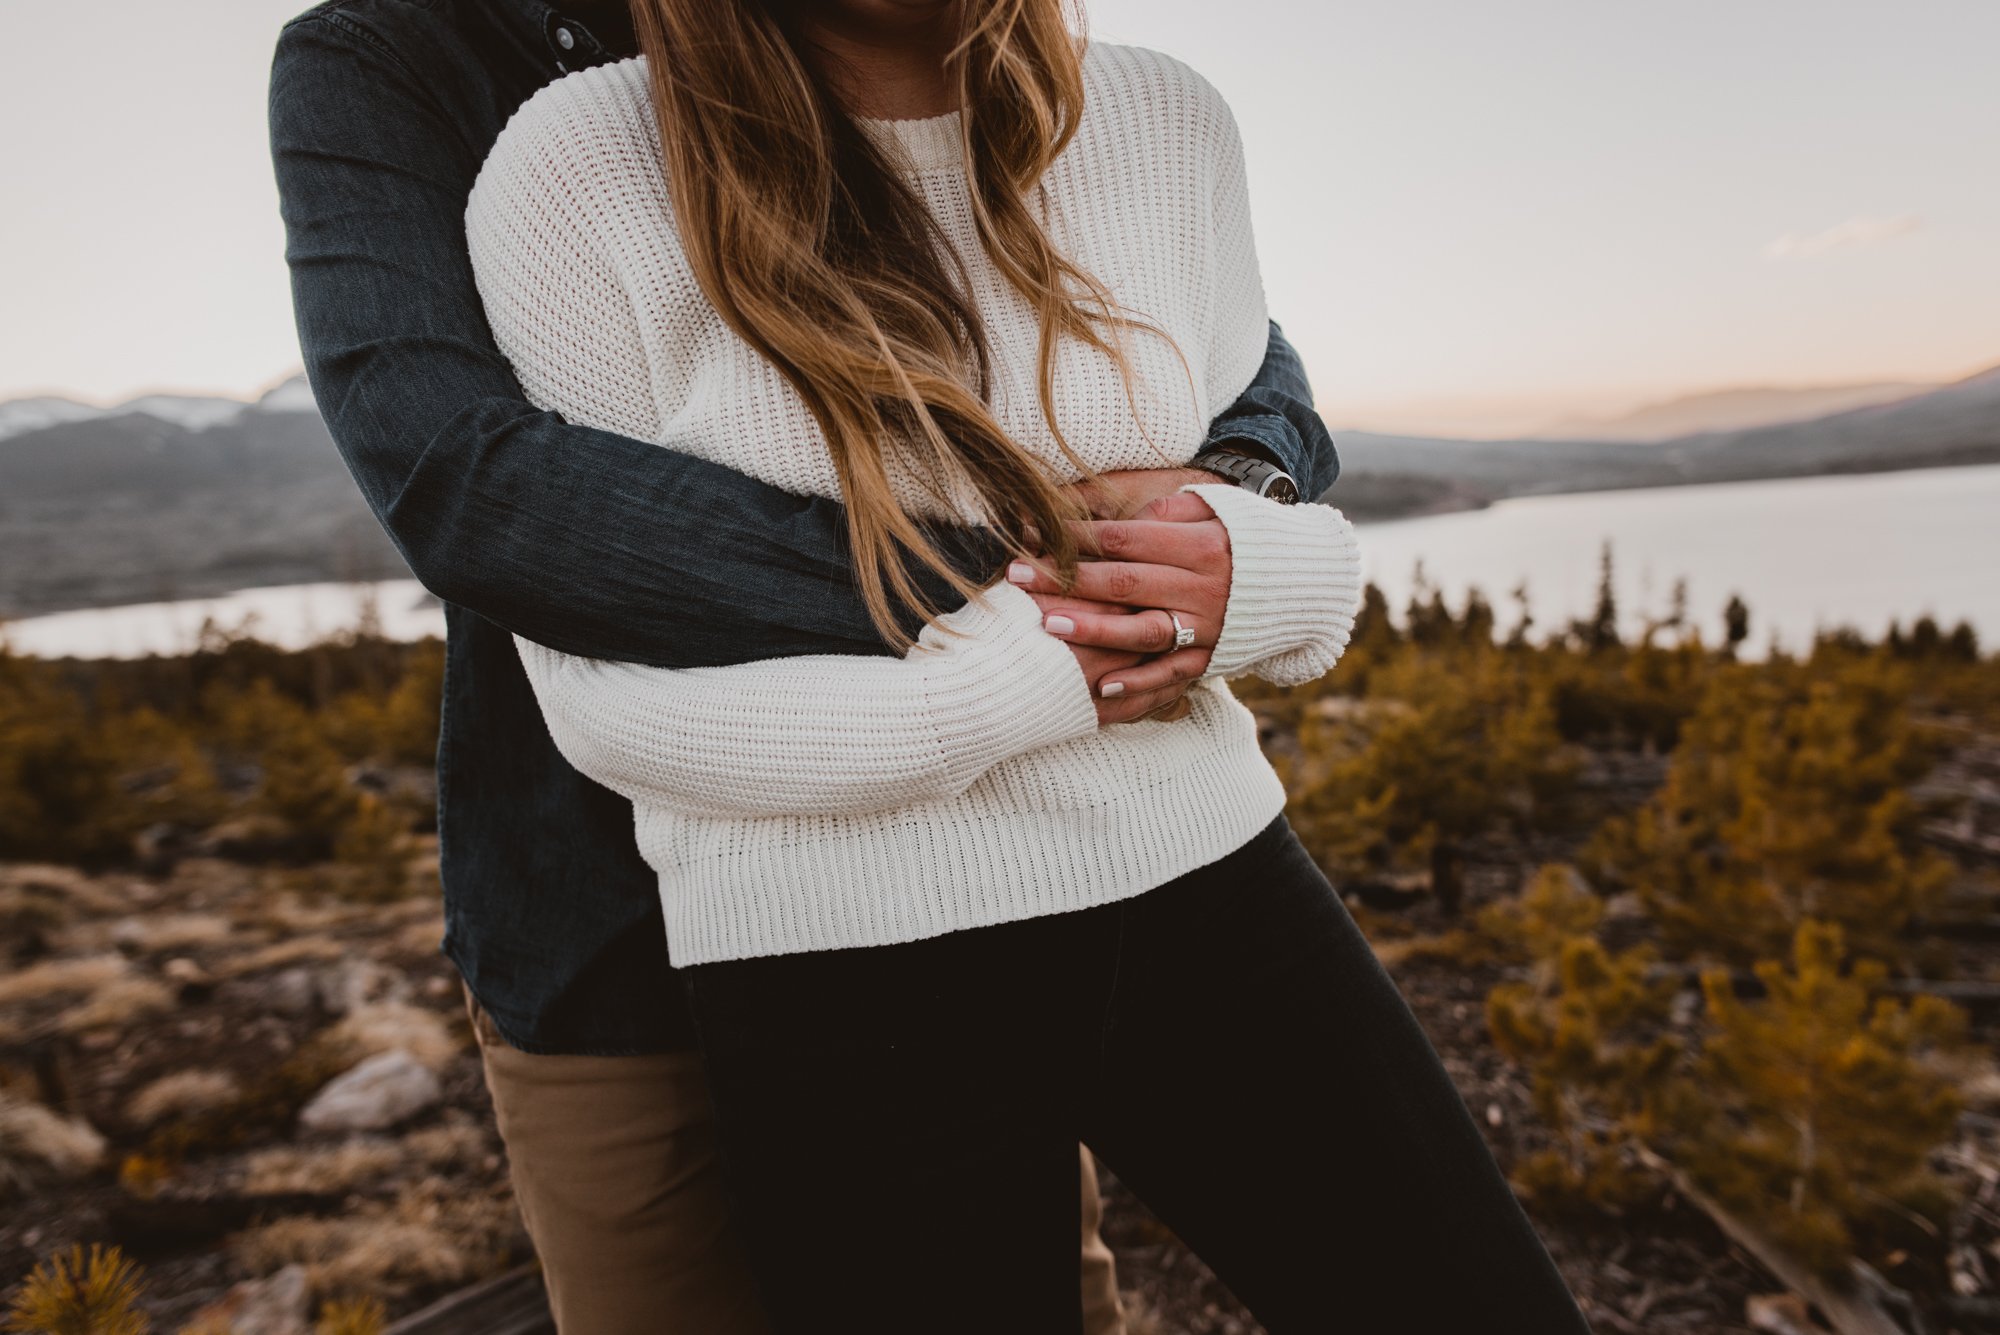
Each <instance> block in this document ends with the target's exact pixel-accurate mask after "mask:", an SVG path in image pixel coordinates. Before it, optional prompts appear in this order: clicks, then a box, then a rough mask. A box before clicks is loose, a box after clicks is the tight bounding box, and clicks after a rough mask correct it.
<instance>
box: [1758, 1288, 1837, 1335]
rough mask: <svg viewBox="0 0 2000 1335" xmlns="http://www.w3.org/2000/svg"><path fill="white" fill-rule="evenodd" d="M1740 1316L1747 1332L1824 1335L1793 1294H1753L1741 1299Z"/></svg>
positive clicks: (1804, 1302)
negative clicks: (1747, 1322)
mask: <svg viewBox="0 0 2000 1335" xmlns="http://www.w3.org/2000/svg"><path fill="white" fill-rule="evenodd" d="M1743 1315H1744V1318H1745V1319H1746V1320H1747V1321H1749V1323H1750V1329H1752V1330H1755V1331H1762V1332H1765V1335H1826V1328H1825V1327H1824V1326H1822V1325H1820V1324H1819V1323H1818V1322H1817V1321H1814V1320H1813V1319H1812V1313H1811V1311H1810V1310H1809V1309H1808V1308H1807V1306H1806V1300H1805V1299H1803V1298H1801V1297H1799V1295H1798V1294H1796V1293H1753V1294H1751V1295H1750V1297H1749V1298H1747V1299H1745V1300H1744V1303H1743Z"/></svg>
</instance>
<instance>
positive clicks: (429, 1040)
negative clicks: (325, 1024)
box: [326, 1001, 463, 1071]
mask: <svg viewBox="0 0 2000 1335" xmlns="http://www.w3.org/2000/svg"><path fill="white" fill-rule="evenodd" d="M326 1038H327V1041H328V1042H329V1043H333V1044H336V1045H338V1046H339V1047H340V1048H341V1050H342V1051H344V1052H347V1053H349V1054H351V1055H352V1057H353V1059H354V1060H356V1061H360V1060H362V1059H364V1058H367V1057H373V1056H375V1055H376V1054H377V1053H382V1052H394V1051H396V1050H398V1049H401V1050H402V1051H404V1052H407V1053H409V1054H410V1055H411V1056H412V1057H414V1058H416V1059H417V1061H418V1062H420V1063H421V1064H422V1065H424V1066H427V1067H429V1068H430V1069H431V1070H433V1071H436V1070H441V1069H442V1068H443V1067H444V1066H445V1065H446V1064H447V1063H448V1062H450V1061H451V1059H452V1058H453V1057H454V1056H456V1055H457V1054H458V1052H459V1049H460V1048H461V1047H462V1046H463V1045H462V1044H461V1043H460V1042H459V1040H458V1039H457V1038H456V1037H455V1036H454V1035H453V1033H452V1030H451V1027H450V1026H449V1025H447V1024H446V1023H445V1021H444V1018H443V1017H442V1016H440V1015H439V1014H438V1013H437V1012H436V1011H429V1010H425V1009H424V1008H423V1007H421V1006H412V1005H409V1004H407V1003H405V1002H400V1001H377V1002H371V1003H369V1004H368V1005H365V1006H357V1007H355V1008H354V1010H353V1011H351V1012H349V1013H348V1016H347V1018H346V1019H344V1020H342V1021H341V1022H340V1023H339V1024H337V1025H335V1026H334V1027H333V1028H332V1029H330V1030H328V1031H327V1035H326Z"/></svg>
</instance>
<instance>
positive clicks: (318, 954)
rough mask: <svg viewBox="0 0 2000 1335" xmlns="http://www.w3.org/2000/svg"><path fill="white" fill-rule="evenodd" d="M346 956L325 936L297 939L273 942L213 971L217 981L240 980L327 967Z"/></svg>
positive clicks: (341, 947) (335, 943) (345, 952)
mask: <svg viewBox="0 0 2000 1335" xmlns="http://www.w3.org/2000/svg"><path fill="white" fill-rule="evenodd" d="M346 954H347V947H346V946H343V945H342V944H340V942H338V941H335V940H334V939H333V938H332V937H326V936H297V937H293V938H292V939H290V940H288V941H275V942H273V943H272V944H270V945H268V946H265V947H264V948H263V949H262V950H253V951H251V952H250V953H249V954H248V955H243V956H240V957H238V958H236V959H233V960H228V961H226V962H224V963H222V964H220V965H218V966H217V967H216V971H215V973H216V976H217V977H218V978H241V977H243V976H244V975H246V974H253V973H262V972H264V971H265V970H267V969H281V968H283V967H285V966H286V965H288V964H327V963H331V962H332V961H334V960H337V959H340V958H341V957H343V956H344V955H346Z"/></svg>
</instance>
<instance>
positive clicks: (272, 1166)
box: [243, 1139, 409, 1196]
mask: <svg viewBox="0 0 2000 1335" xmlns="http://www.w3.org/2000/svg"><path fill="white" fill-rule="evenodd" d="M408 1159H409V1156H408V1154H407V1153H406V1152H405V1150H404V1147H403V1146H402V1145H400V1144H398V1143H397V1142H395V1141H393V1140H375V1139H362V1140H349V1141H344V1142H342V1143H341V1144H338V1145H333V1146H329V1147H327V1148H324V1149H293V1148H291V1147H289V1146H287V1147H285V1148H283V1149H274V1150H263V1151H260V1152H259V1153H256V1154H253V1155H251V1156H250V1157H249V1159H248V1161H247V1162H246V1163H245V1164H244V1171H243V1189H244V1190H245V1191H247V1192H249V1193H251V1194H252V1195H259V1196H263V1195H272V1196H276V1195H284V1194H288V1193H291V1192H302V1193H305V1194H308V1195H326V1196H337V1195H341V1194H343V1193H345V1192H349V1191H353V1190H354V1189H355V1188H357V1187H364V1186H367V1185H368V1184H369V1183H371V1182H380V1181H382V1180H383V1179H384V1178H387V1177H389V1176H391V1175H392V1174H394V1173H396V1172H397V1171H398V1170H400V1169H401V1168H402V1167H403V1165H404V1164H405V1163H406V1162H408Z"/></svg>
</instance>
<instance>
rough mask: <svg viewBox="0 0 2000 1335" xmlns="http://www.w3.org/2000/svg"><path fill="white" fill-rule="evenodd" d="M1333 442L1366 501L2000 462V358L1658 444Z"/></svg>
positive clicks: (1492, 496) (1376, 438) (1352, 437)
mask: <svg viewBox="0 0 2000 1335" xmlns="http://www.w3.org/2000/svg"><path fill="white" fill-rule="evenodd" d="M1334 441H1335V443H1336V445H1337V446H1338V447H1339V449H1340V458H1341V470H1342V471H1341V481H1340V483H1339V484H1337V485H1336V487H1335V488H1334V493H1333V495H1334V498H1335V499H1338V498H1339V497H1340V496H1342V495H1343V494H1344V491H1343V489H1344V488H1349V487H1352V488H1354V489H1355V490H1356V491H1357V493H1358V494H1359V495H1360V496H1361V497H1362V498H1363V499H1364V500H1366V499H1368V498H1370V497H1371V496H1373V495H1375V494H1379V493H1381V492H1382V491H1383V490H1384V488H1385V486H1389V483H1390V481H1391V480H1393V481H1394V483H1395V485H1394V486H1393V487H1389V489H1390V492H1391V494H1394V493H1395V492H1396V490H1397V489H1398V488H1404V487H1406V485H1414V480H1425V481H1427V482H1428V483H1429V484H1430V487H1431V494H1433V495H1434V494H1435V490H1436V487H1437V484H1439V483H1440V482H1449V483H1451V484H1453V485H1454V486H1455V487H1457V488H1458V489H1459V494H1458V499H1459V500H1461V501H1464V500H1465V499H1466V496H1465V493H1466V492H1471V493H1474V494H1475V497H1474V499H1473V500H1472V502H1471V503H1477V500H1478V498H1483V499H1485V500H1497V499H1500V498H1501V497H1505V496H1527V495H1536V494H1541V493H1548V492H1572V491H1605V490H1617V489H1623V488H1627V487H1660V486H1677V485H1685V484H1688V483H1696V482H1729V481H1747V480H1749V479H1752V478H1778V477H1801V476H1809V475H1814V474H1820V473H1867V472H1891V471H1895V470H1898V469H1905V468H1940V467H1948V466H1951V465H1955V464H1980V463H2000V367H1995V368H1993V369H1992V370H1989V371H1984V372H1982V373H1980V374H1978V375H1975V376H1971V377H1969V378H1967V379H1965V380H1961V381H1957V382H1955V383H1953V384H1949V385H1945V386H1943V387H1942V388H1938V389H1933V390H1930V391H1928V392H1926V393H1922V394H1917V395H1913V396H1910V397H1906V398H1903V399H1900V400H1897V401H1895V402H1892V403H1883V404H1875V405H1872V406H1869V407H1865V408H1855V409H1851V410H1849V411H1846V412H1840V413H1834V414H1831V415H1829V416H1825V417H1819V418H1815V419H1813V420H1811V421H1807V422H1788V423H1784V424H1781V425H1777V426H1764V427H1756V428H1753V429H1748V430H1740V431H1711V432H1703V433H1700V434H1696V435H1688V436H1681V437H1679V438H1677V439H1674V440H1670V441H1664V442H1661V443H1658V444H1641V443H1634V442H1630V441H1573V440H1499V441H1495V440H1437V439H1428V438H1421V437H1411V436H1383V435H1376V434H1372V433H1369V432H1359V431H1343V432H1336V433H1335V435H1334ZM1426 508H1428V509H1436V508H1440V507H1438V506H1437V505H1435V504H1432V505H1430V506H1427V507H1426Z"/></svg>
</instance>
